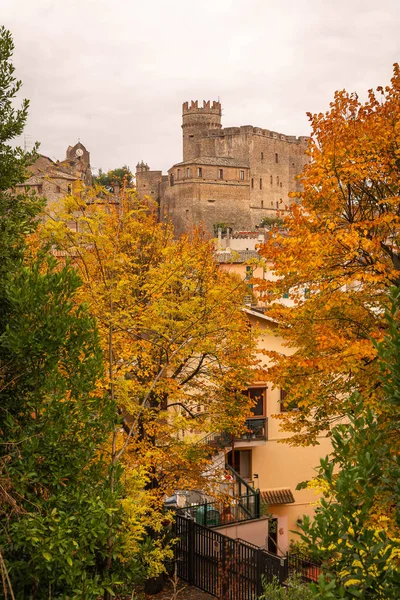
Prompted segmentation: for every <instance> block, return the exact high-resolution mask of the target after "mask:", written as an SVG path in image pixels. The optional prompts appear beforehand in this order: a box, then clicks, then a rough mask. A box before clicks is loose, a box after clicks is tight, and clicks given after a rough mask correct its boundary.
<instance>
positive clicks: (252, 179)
mask: <svg viewBox="0 0 400 600" xmlns="http://www.w3.org/2000/svg"><path fill="white" fill-rule="evenodd" d="M251 187H252V188H253V187H254V177H252V178H251Z"/></svg>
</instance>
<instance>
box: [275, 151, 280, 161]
mask: <svg viewBox="0 0 400 600" xmlns="http://www.w3.org/2000/svg"><path fill="white" fill-rule="evenodd" d="M275 162H276V163H278V162H279V156H278V154H277V153H275Z"/></svg>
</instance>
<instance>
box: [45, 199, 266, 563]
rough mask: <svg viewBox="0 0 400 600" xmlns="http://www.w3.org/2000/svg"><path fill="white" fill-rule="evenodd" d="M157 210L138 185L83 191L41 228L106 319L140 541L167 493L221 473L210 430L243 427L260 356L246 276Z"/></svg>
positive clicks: (117, 453) (110, 385)
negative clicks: (207, 440)
mask: <svg viewBox="0 0 400 600" xmlns="http://www.w3.org/2000/svg"><path fill="white" fill-rule="evenodd" d="M155 208H156V207H155V206H154V205H152V204H151V203H150V202H146V203H143V202H140V201H139V200H138V198H137V196H136V193H135V192H134V191H133V190H128V189H123V190H122V191H121V193H120V195H119V197H118V198H115V197H112V196H107V195H106V194H105V193H104V191H103V192H99V190H98V189H91V190H80V191H79V190H76V193H74V194H72V195H70V196H68V197H66V198H65V201H64V202H63V203H62V204H61V205H58V206H52V207H49V208H48V218H47V219H46V220H45V222H44V223H43V224H42V225H41V227H40V228H39V232H38V236H39V238H40V239H41V243H43V241H45V242H49V243H51V244H52V247H53V252H54V253H56V254H57V255H58V256H59V257H60V259H61V260H63V257H65V258H66V259H67V260H69V261H71V262H72V264H73V265H74V266H75V268H76V269H77V270H78V272H79V275H80V277H81V279H82V282H83V284H82V287H81V290H80V297H79V300H80V301H85V302H86V304H87V305H88V308H89V311H90V313H91V314H92V315H93V316H94V317H95V318H96V320H97V323H98V327H99V331H100V336H101V344H102V348H103V353H104V360H105V362H106V365H107V378H106V380H105V382H104V386H105V389H106V390H107V391H108V393H110V394H111V396H112V397H113V398H115V400H116V402H117V406H118V407H119V410H120V412H121V428H120V429H118V431H116V432H115V435H114V439H113V441H112V451H111V462H112V465H113V466H114V467H116V466H117V464H118V463H119V462H121V461H123V464H124V469H125V471H124V472H125V479H126V489H127V490H128V492H129V490H131V494H130V495H129V494H128V497H127V499H126V501H125V502H124V503H125V509H126V514H127V523H128V522H130V524H131V525H132V527H131V528H130V529H129V528H128V529H129V531H130V533H129V534H128V535H127V543H128V544H131V547H132V548H133V549H134V550H135V549H136V546H135V544H137V541H138V540H139V539H141V537H142V536H143V533H144V531H148V530H149V528H150V526H151V527H152V528H153V529H154V530H161V524H162V519H163V517H162V503H163V500H164V498H165V496H166V495H169V494H172V493H173V492H174V491H176V490H178V489H198V488H204V486H206V485H207V482H209V481H208V480H207V479H206V478H205V477H204V471H205V467H206V465H207V464H208V462H209V456H207V453H206V452H205V448H204V444H202V443H199V439H201V438H202V437H204V436H206V434H207V433H208V432H218V431H226V432H230V433H232V434H235V433H237V432H239V431H240V430H242V429H243V427H244V421H245V419H246V417H247V416H248V415H249V412H250V408H251V404H250V402H251V401H250V400H248V399H247V398H245V397H244V396H243V395H242V394H241V391H242V390H243V389H244V388H245V387H246V386H247V385H248V384H249V383H250V382H251V380H252V379H253V378H254V368H255V365H256V362H255V358H254V349H255V346H254V339H253V337H252V334H251V331H250V328H249V325H248V323H247V320H246V316H245V314H244V312H243V310H242V304H243V297H244V295H245V293H246V292H245V289H244V288H243V284H242V282H241V281H240V280H239V279H238V278H235V277H233V276H231V275H229V274H226V273H222V272H220V271H219V270H218V267H217V265H216V263H215V261H214V257H213V246H212V243H211V242H210V241H208V240H205V239H204V238H203V236H202V234H201V232H199V231H195V232H193V233H192V234H191V235H185V236H182V237H181V238H179V239H174V235H173V230H172V228H171V227H170V226H169V225H165V224H160V223H158V220H157V215H156V211H155ZM184 432H185V433H186V435H185V436H184V435H183V433H184ZM190 432H192V435H188V433H190ZM138 481H139V482H142V483H139V484H138ZM139 488H140V493H139ZM139 496H140V502H138V498H139ZM138 515H139V516H138ZM146 515H147V517H146ZM146 518H147V520H146ZM158 551H159V548H157V547H156V548H154V552H155V557H156V558H157V556H158ZM155 570H156V571H157V569H155Z"/></svg>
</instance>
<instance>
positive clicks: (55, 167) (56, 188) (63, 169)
mask: <svg viewBox="0 0 400 600" xmlns="http://www.w3.org/2000/svg"><path fill="white" fill-rule="evenodd" d="M28 170H29V172H30V177H29V178H28V179H27V180H26V181H24V182H23V183H20V184H18V185H17V186H16V192H17V193H23V192H25V191H26V190H28V189H29V190H30V191H35V192H36V193H37V194H38V195H39V196H44V197H45V198H46V199H47V201H48V202H53V201H55V200H59V199H60V198H63V197H64V196H66V195H67V194H69V193H70V192H71V191H72V187H73V185H74V183H75V182H77V181H82V182H83V183H84V184H85V185H91V183H92V171H91V168H90V154H89V152H88V151H87V150H86V148H85V146H84V145H83V144H81V142H78V143H77V144H75V145H74V146H68V148H67V152H66V157H65V160H63V161H57V162H56V161H54V160H52V159H51V158H49V157H48V156H44V155H43V154H40V155H39V157H38V158H37V160H36V161H35V162H34V163H33V164H32V165H31V166H30V167H28Z"/></svg>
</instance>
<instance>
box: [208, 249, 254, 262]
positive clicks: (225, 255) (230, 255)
mask: <svg viewBox="0 0 400 600" xmlns="http://www.w3.org/2000/svg"><path fill="white" fill-rule="evenodd" d="M215 258H216V261H217V262H219V263H228V264H233V263H235V264H236V263H245V262H247V261H248V260H250V259H252V258H260V255H259V254H258V252H257V250H232V251H231V252H224V251H221V252H216V253H215Z"/></svg>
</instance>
